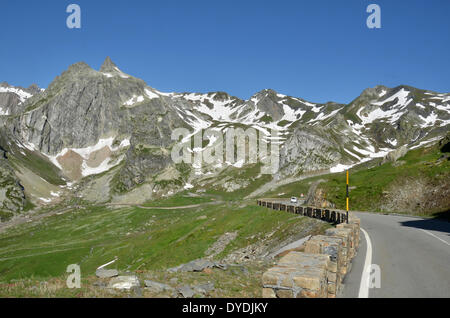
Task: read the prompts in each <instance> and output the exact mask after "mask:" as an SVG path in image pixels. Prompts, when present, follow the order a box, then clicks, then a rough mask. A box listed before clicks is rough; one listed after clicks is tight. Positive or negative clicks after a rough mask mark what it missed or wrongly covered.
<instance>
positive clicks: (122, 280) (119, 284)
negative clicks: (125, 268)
mask: <svg viewBox="0 0 450 318" xmlns="http://www.w3.org/2000/svg"><path fill="white" fill-rule="evenodd" d="M135 287H140V283H139V279H138V278H137V277H136V276H118V277H114V278H112V279H111V280H110V281H109V284H108V288H113V289H120V290H130V289H132V288H135Z"/></svg>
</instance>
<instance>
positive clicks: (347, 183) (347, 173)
mask: <svg viewBox="0 0 450 318" xmlns="http://www.w3.org/2000/svg"><path fill="white" fill-rule="evenodd" d="M346 201H347V224H348V170H347V196H346Z"/></svg>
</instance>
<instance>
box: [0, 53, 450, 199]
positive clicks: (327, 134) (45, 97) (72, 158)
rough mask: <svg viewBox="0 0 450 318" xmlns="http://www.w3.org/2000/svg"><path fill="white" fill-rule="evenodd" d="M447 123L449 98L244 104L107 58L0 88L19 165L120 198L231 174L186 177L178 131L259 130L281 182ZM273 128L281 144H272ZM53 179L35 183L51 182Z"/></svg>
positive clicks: (394, 93)
mask: <svg viewBox="0 0 450 318" xmlns="http://www.w3.org/2000/svg"><path fill="white" fill-rule="evenodd" d="M449 124H450V94H440V93H435V92H431V91H426V90H420V89H416V88H412V87H408V86H400V87H396V88H387V87H384V86H377V87H375V88H371V89H367V90H365V91H364V92H363V93H362V94H361V96H359V97H358V98H356V99H355V100H354V101H353V102H351V103H350V104H349V105H343V104H338V103H333V102H330V103H326V104H317V103H311V102H308V101H305V100H303V99H300V98H295V97H291V96H286V95H283V94H279V93H277V92H275V91H273V90H263V91H261V92H259V93H257V94H255V95H254V96H252V97H251V98H250V99H249V100H241V99H239V98H237V97H234V96H230V95H228V94H227V93H224V92H214V93H208V94H201V93H162V92H159V91H157V90H155V89H154V88H152V87H150V86H148V85H147V84H146V83H145V82H144V81H142V80H140V79H137V78H134V77H133V76H131V75H128V74H126V73H124V72H122V71H121V70H120V69H119V68H118V67H117V66H116V65H115V64H114V63H113V62H112V61H111V59H109V58H107V59H106V60H105V62H104V63H103V65H102V67H101V68H100V70H99V71H97V70H94V69H92V68H91V67H89V66H88V65H87V64H85V63H82V62H81V63H77V64H74V65H72V66H70V67H69V68H68V70H66V71H65V72H63V73H62V74H61V75H60V76H58V77H56V78H55V80H54V81H53V82H52V83H51V84H50V86H49V87H48V88H47V89H46V90H45V91H43V90H40V89H39V88H37V87H35V86H32V87H30V88H28V89H22V88H16V87H12V86H10V85H8V84H6V83H3V84H0V146H1V147H3V148H4V149H5V151H7V152H8V153H9V154H11V158H19V159H20V158H22V159H21V160H22V161H21V162H22V165H21V166H22V167H24V166H27V164H29V163H27V161H26V159H27V158H30V156H33V158H36V160H33V161H34V162H37V161H38V162H40V163H39V165H38V166H37V167H36V168H35V169H34V172H35V173H40V172H41V171H46V169H42V167H43V166H45V165H44V164H43V163H42V162H46V163H47V164H48V165H51V168H49V169H48V170H49V171H58V174H59V177H60V178H61V179H62V180H63V181H64V182H67V183H68V184H70V185H71V184H73V183H74V182H75V183H79V182H80V181H81V180H85V179H86V178H87V179H90V178H92V177H95V176H96V175H102V174H105V173H107V174H108V178H106V179H107V180H108V185H107V186H108V187H107V189H108V191H110V192H111V193H119V194H123V193H126V192H128V191H132V190H133V189H135V188H136V187H137V186H139V185H142V184H148V185H149V189H150V190H151V191H150V192H152V191H166V192H170V191H171V190H172V189H173V188H177V187H178V188H182V187H183V186H184V185H185V183H186V182H188V181H189V183H195V182H196V179H197V178H201V177H202V175H205V173H206V172H205V170H204V169H205V168H207V169H208V174H209V175H211V174H212V176H214V175H218V172H219V171H220V170H221V169H224V168H226V167H227V166H229V165H235V166H236V167H237V165H236V164H235V163H233V162H228V163H223V164H222V165H217V167H212V166H209V167H205V166H204V167H191V169H186V168H185V167H184V168H180V166H177V165H174V163H173V162H172V160H171V158H170V152H171V149H172V147H173V145H174V141H173V140H171V134H172V132H173V130H174V129H176V128H187V129H188V130H189V131H190V132H192V133H195V132H198V131H200V130H202V129H206V128H209V127H213V128H214V129H216V130H217V131H220V132H225V131H226V130H227V129H228V128H229V127H233V126H239V127H244V128H249V127H253V128H256V129H257V130H258V131H259V132H261V133H263V134H267V135H266V136H265V137H264V139H265V140H266V141H271V142H277V143H279V144H280V146H281V151H280V164H281V166H280V171H279V175H280V176H291V175H295V174H300V173H303V172H308V171H315V170H322V169H331V171H332V172H333V171H339V170H342V169H345V168H347V167H350V166H352V165H355V164H357V163H360V162H365V161H368V160H371V159H372V158H376V157H384V156H386V155H387V154H388V153H389V152H391V151H393V150H396V149H397V148H400V147H402V146H404V147H407V148H411V147H416V146H420V145H421V144H424V143H426V142H427V141H430V140H433V139H434V138H438V137H439V136H442V135H444V134H445V133H446V132H447V131H448V127H449V126H448V125H449ZM271 129H275V130H277V131H278V132H279V138H276V139H272V137H271V136H270V135H269V133H270V130H271ZM214 145H215V143H214V142H211V143H210V144H209V145H203V147H202V149H200V150H198V149H197V150H196V151H205V149H207V148H208V147H213V146H214ZM190 146H191V145H190ZM191 150H192V146H191ZM23 162H25V163H23ZM113 168H114V169H113ZM111 169H113V170H111ZM111 171H113V172H111ZM109 174H111V175H110V176H109ZM54 175H55V174H54V173H53V172H52V177H51V178H50V177H47V176H46V175H45V174H42V173H41V174H39V177H41V178H43V179H45V181H46V182H50V183H52V182H53V184H54V180H55V179H57V178H56V177H55V176H54ZM152 189H153V190H152ZM48 200H50V199H48Z"/></svg>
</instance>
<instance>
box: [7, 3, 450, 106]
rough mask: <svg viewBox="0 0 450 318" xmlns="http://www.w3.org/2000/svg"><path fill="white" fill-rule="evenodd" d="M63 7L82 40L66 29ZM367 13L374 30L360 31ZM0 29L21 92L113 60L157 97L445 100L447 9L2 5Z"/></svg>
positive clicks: (449, 65) (449, 42)
mask: <svg viewBox="0 0 450 318" xmlns="http://www.w3.org/2000/svg"><path fill="white" fill-rule="evenodd" d="M70 3H76V4H79V5H80V7H81V10H82V28H81V29H80V30H71V29H68V28H67V27H66V18H67V16H68V14H67V13H66V7H67V5H69V4H70ZM370 3H376V4H379V5H380V7H381V12H382V17H381V19H382V28H381V29H376V30H375V29H368V28H367V26H366V19H367V17H368V15H369V14H368V13H366V7H367V6H368V5H369V4H370ZM0 29H1V30H2V33H1V34H2V36H1V43H2V48H1V49H0V81H7V82H9V83H10V84H13V85H20V86H29V85H30V84H31V83H37V84H38V85H39V86H41V87H44V88H45V87H47V86H48V84H49V83H50V82H51V81H52V80H53V79H54V78H55V76H57V75H59V74H60V73H61V72H62V71H64V70H65V69H67V67H68V66H69V65H71V64H73V63H75V62H79V61H84V62H86V63H88V64H89V65H91V66H92V67H93V68H96V69H98V68H99V67H100V65H101V64H102V62H103V60H104V58H105V57H106V56H111V58H112V60H113V61H114V62H115V63H116V64H117V65H118V66H119V67H120V68H121V69H122V70H123V71H124V72H126V73H129V74H131V75H133V76H136V77H139V78H142V79H143V80H145V81H146V82H147V83H148V84H149V85H150V86H152V87H154V88H156V89H159V90H161V91H178V92H185V91H189V92H190V91H193V92H209V91H218V90H220V91H226V92H228V93H230V94H232V95H235V96H238V97H241V98H245V99H246V98H249V97H250V96H251V95H253V94H254V93H256V92H258V91H260V90H262V89H265V88H272V89H275V90H277V91H279V92H281V93H284V94H288V95H292V96H297V97H302V98H305V99H307V100H310V101H313V102H326V101H337V102H343V103H344V102H345V103H347V102H350V101H351V100H352V99H353V98H355V97H356V96H358V95H359V94H360V93H361V91H362V90H364V89H365V88H367V87H373V86H375V85H377V84H384V85H387V86H391V87H393V86H397V85H400V84H407V85H412V86H415V87H419V88H426V89H431V90H435V91H439V92H449V91H450V58H449V57H450V35H449V32H450V1H448V0H440V1H439V0H395V1H392V0H388V1H381V0H372V1H364V0H341V1H338V0H328V1H325V0H314V1H312V0H311V1H302V0H293V1H287V0H286V1H285V0H278V1H268V0H239V1H237V0H226V1H224V0H220V1H219V0H208V1H203V0H189V1H187V0H165V1H151V0H147V1H145V0H127V1H103V0H71V1H65V0H54V1H50V0H48V1H46V0H39V1H22V0H2V4H1V6H0Z"/></svg>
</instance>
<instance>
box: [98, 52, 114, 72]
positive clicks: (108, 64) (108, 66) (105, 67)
mask: <svg viewBox="0 0 450 318" xmlns="http://www.w3.org/2000/svg"><path fill="white" fill-rule="evenodd" d="M116 70H117V65H116V64H115V63H114V62H113V61H112V60H111V58H110V57H109V56H107V57H106V59H105V61H104V62H103V64H102V66H101V67H100V72H104V73H106V72H113V71H116Z"/></svg>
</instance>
